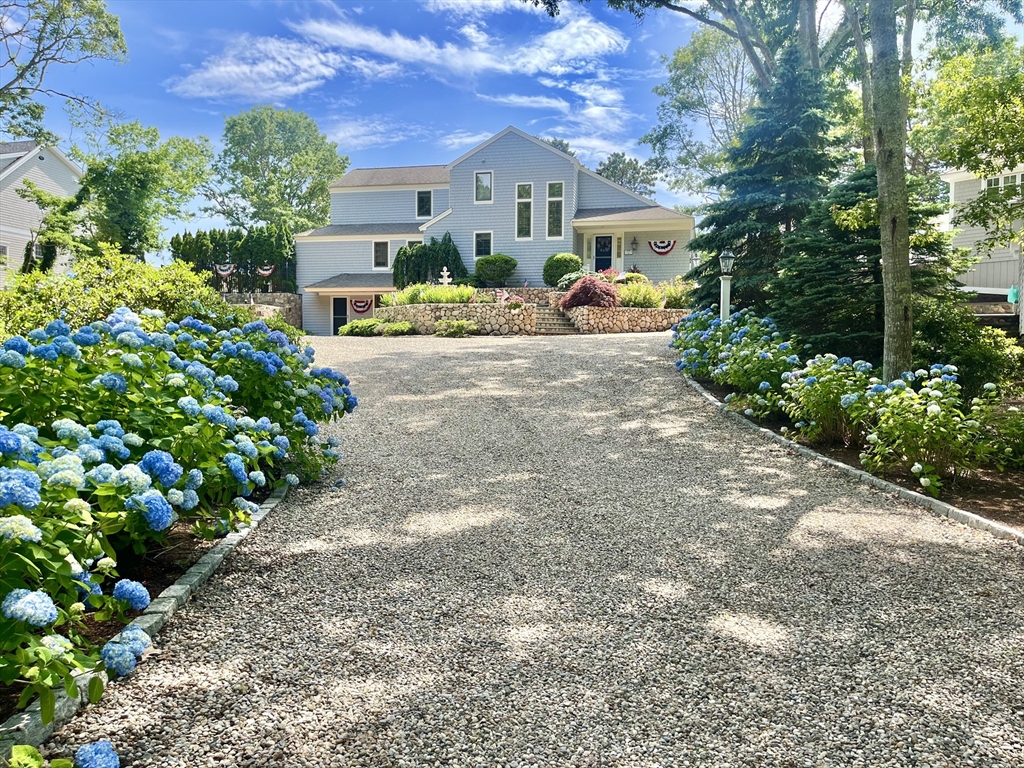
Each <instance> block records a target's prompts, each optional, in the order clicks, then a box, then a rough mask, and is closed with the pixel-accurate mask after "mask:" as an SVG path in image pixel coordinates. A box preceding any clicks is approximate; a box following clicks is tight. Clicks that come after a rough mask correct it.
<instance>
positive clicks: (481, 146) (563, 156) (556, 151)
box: [447, 125, 583, 168]
mask: <svg viewBox="0 0 1024 768" xmlns="http://www.w3.org/2000/svg"><path fill="white" fill-rule="evenodd" d="M510 133H513V134H515V135H516V136H518V137H519V138H521V139H526V140H527V141H531V142H533V143H534V144H536V145H537V146H538V147H540V148H541V149H546V150H548V152H553V153H554V154H555V155H557V156H558V157H560V158H561V159H563V160H568V161H569V162H570V163H572V164H573V167H574V168H582V167H583V164H582V163H580V161H579V160H577V159H576V158H575V157H573V156H572V155H568V154H566V153H565V152H563V151H562V150H560V149H555V148H554V147H552V146H551V145H550V144H548V143H547V142H546V141H544V140H543V139H538V138H537V137H536V136H531V135H530V134H528V133H526V132H525V131H520V130H519V129H518V128H516V127H515V126H514V125H510V126H509V127H508V128H506V129H505V130H503V131H498V133H496V134H494V135H493V136H491V138H489V139H486V140H485V141H484V142H483V143H482V144H477V145H476V146H475V147H473V148H472V149H471V150H469V151H468V152H466V154H464V155H462V156H461V157H459V158H456V159H455V160H452V161H451V162H450V163H448V166H447V167H448V168H451V167H452V166H453V165H458V164H459V163H461V162H462V161H463V160H465V159H466V158H467V157H472V156H473V155H475V154H476V153H477V152H479V151H480V150H481V149H485V148H486V147H489V146H490V145H491V144H493V143H494V142H496V141H497V140H498V139H501V138H504V137H505V136H508V135H509V134H510Z"/></svg>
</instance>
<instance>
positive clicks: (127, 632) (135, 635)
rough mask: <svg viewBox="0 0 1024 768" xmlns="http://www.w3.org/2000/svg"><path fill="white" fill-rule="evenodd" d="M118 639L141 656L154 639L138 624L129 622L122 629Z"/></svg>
mask: <svg viewBox="0 0 1024 768" xmlns="http://www.w3.org/2000/svg"><path fill="white" fill-rule="evenodd" d="M117 639H118V641H119V642H121V643H122V644H124V645H126V646H127V647H128V650H130V651H131V652H132V653H134V654H135V655H136V656H141V655H142V652H143V651H145V650H146V649H147V648H149V646H150V645H151V644H152V640H151V638H150V637H149V635H148V634H146V631H145V630H144V629H143V628H142V627H140V626H139V625H138V624H129V625H128V626H127V627H125V628H124V629H122V630H121V632H120V633H119V634H118V636H117Z"/></svg>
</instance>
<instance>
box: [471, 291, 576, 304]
mask: <svg viewBox="0 0 1024 768" xmlns="http://www.w3.org/2000/svg"><path fill="white" fill-rule="evenodd" d="M498 291H505V292H507V293H508V294H509V295H511V296H522V297H523V299H524V300H525V301H526V303H527V304H539V305H541V306H545V305H550V304H551V294H552V293H555V289H554V288H478V289H477V292H478V293H487V294H490V295H491V296H494V295H496V294H497V292H498ZM560 295H561V294H560Z"/></svg>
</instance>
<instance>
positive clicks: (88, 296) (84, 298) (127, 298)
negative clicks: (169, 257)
mask: <svg viewBox="0 0 1024 768" xmlns="http://www.w3.org/2000/svg"><path fill="white" fill-rule="evenodd" d="M118 307H146V308H148V309H158V310H160V311H162V312H163V313H164V315H166V316H167V318H168V319H169V320H171V321H175V320H181V319H182V318H183V317H185V316H187V315H195V316H201V317H202V318H203V319H204V320H206V321H207V322H210V323H211V324H212V325H215V326H217V327H218V328H230V327H231V326H233V325H235V324H236V319H238V318H241V322H240V323H237V324H239V325H244V324H245V323H246V322H248V321H250V320H252V319H253V316H252V314H251V313H250V312H248V310H246V309H244V308H243V307H234V306H232V305H230V304H226V303H225V302H224V301H223V300H222V299H221V298H220V294H219V293H217V291H216V290H214V289H213V288H211V287H210V286H209V285H207V284H206V278H205V277H203V276H202V275H199V274H197V273H196V272H194V271H193V270H192V268H191V267H189V266H188V265H187V264H185V263H183V262H181V261H177V260H175V261H172V262H171V263H170V264H168V265H167V266H164V267H154V266H152V265H151V264H146V263H144V262H141V261H139V260H138V259H136V258H135V257H134V256H125V255H123V254H121V253H117V252H116V251H114V250H113V249H109V248H105V249H104V250H103V252H102V253H101V254H100V255H98V256H84V257H81V258H79V259H76V260H75V262H74V265H73V267H72V271H71V272H69V273H67V274H63V275H57V274H50V273H42V272H32V273H30V274H27V275H13V276H12V278H11V285H10V288H9V289H8V290H6V291H0V336H12V335H14V334H17V333H24V332H26V331H27V330H30V329H32V328H38V327H41V326H44V325H46V324H47V323H48V322H50V320H52V319H53V318H55V317H62V318H63V319H64V321H65V322H66V323H68V324H69V325H71V326H72V327H74V328H80V327H81V326H83V325H88V324H89V323H92V322H94V321H96V320H102V319H103V318H105V317H107V316H108V315H110V314H111V313H112V312H113V311H114V310H115V309H117V308H118Z"/></svg>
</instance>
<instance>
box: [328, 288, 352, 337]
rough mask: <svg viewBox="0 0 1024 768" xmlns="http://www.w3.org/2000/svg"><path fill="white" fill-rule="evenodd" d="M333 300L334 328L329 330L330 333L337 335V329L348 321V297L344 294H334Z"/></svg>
mask: <svg viewBox="0 0 1024 768" xmlns="http://www.w3.org/2000/svg"><path fill="white" fill-rule="evenodd" d="M333 302H334V324H333V326H332V327H333V328H334V330H333V331H332V332H331V333H332V335H334V336H337V335H338V329H339V328H341V326H343V325H344V324H345V323H347V322H348V299H346V298H345V297H344V296H335V297H334V299H333Z"/></svg>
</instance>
